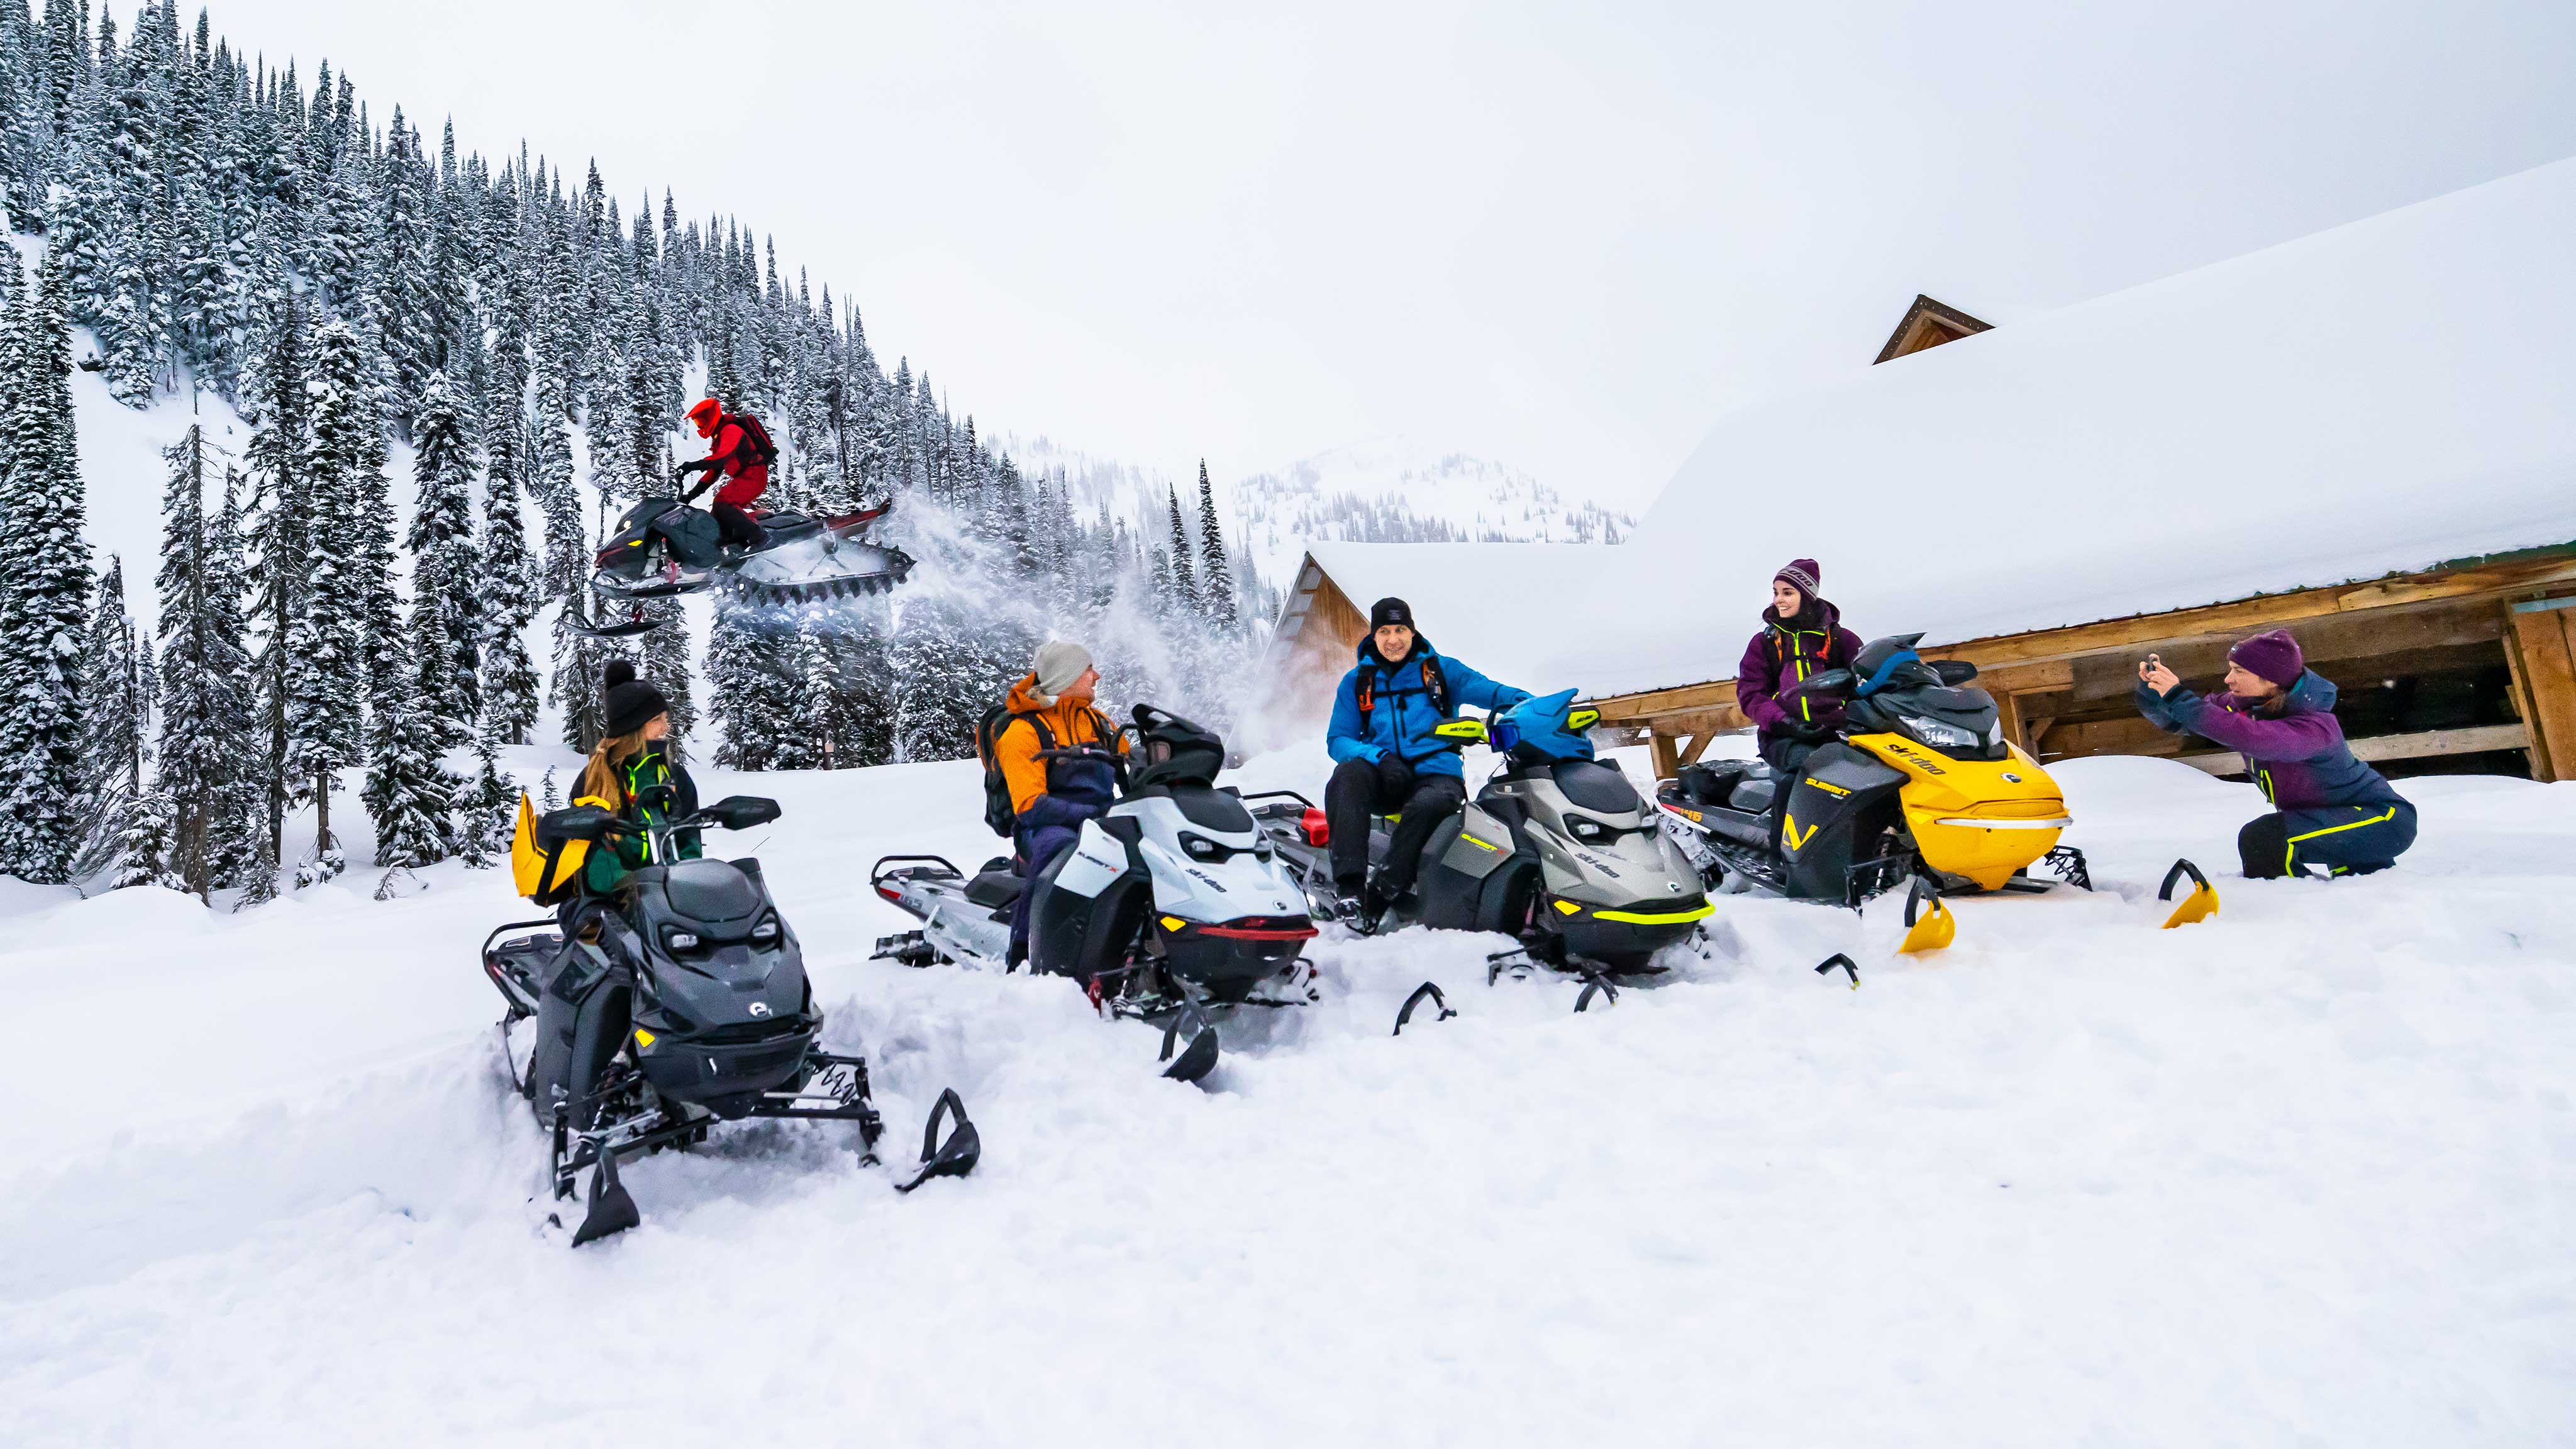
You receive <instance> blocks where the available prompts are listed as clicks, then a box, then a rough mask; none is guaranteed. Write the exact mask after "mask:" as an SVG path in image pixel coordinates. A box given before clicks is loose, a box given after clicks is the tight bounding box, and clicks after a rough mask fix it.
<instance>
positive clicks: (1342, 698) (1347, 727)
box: [1324, 669, 1386, 765]
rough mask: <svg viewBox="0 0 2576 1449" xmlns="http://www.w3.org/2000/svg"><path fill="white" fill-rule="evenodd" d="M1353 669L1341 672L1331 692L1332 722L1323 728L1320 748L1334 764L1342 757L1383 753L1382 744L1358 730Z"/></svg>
mask: <svg viewBox="0 0 2576 1449" xmlns="http://www.w3.org/2000/svg"><path fill="white" fill-rule="evenodd" d="M1359 677H1360V672H1359V671H1358V670H1357V669H1354V670H1352V671H1351V672H1350V673H1348V674H1345V675H1343V676H1342V682H1341V686H1340V687H1339V688H1338V689H1336V690H1334V692H1333V722H1332V723H1331V724H1330V725H1327V726H1325V729H1324V749H1325V751H1326V752H1327V753H1329V754H1331V755H1332V757H1333V763H1334V764H1337V765H1338V764H1340V763H1341V762H1342V761H1344V760H1370V761H1374V760H1376V759H1377V758H1378V757H1380V756H1382V755H1384V754H1385V753H1386V749H1385V747H1384V746H1381V745H1378V744H1375V743H1373V742H1372V741H1371V740H1370V739H1369V738H1368V737H1367V736H1366V735H1363V734H1361V733H1360V696H1359Z"/></svg>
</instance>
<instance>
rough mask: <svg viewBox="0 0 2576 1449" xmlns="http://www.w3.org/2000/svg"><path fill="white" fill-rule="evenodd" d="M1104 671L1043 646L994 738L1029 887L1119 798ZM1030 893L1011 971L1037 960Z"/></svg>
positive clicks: (1016, 921)
mask: <svg viewBox="0 0 2576 1449" xmlns="http://www.w3.org/2000/svg"><path fill="white" fill-rule="evenodd" d="M1099 684H1100V671H1099V670H1098V669H1095V668H1093V667H1092V663H1091V651H1090V650H1088V649H1085V648H1083V647H1082V646H1081V645H1079V644H1074V643H1069V642H1067V641H1065V640H1062V639H1050V640H1048V641H1047V642H1046V643H1045V644H1043V645H1041V646H1039V648H1038V657H1037V661H1036V664H1035V666H1034V667H1032V668H1031V669H1030V671H1029V673H1028V675H1027V676H1026V677H1025V678H1023V679H1021V680H1020V682H1019V683H1017V684H1014V685H1012V686H1011V693H1010V696H1009V699H1008V700H1007V701H1006V707H1007V708H1008V709H1009V710H1010V713H1011V717H1010V720H1009V721H1008V722H1007V723H1005V724H1004V725H1003V726H1002V727H1001V729H1000V730H999V731H997V732H995V734H994V737H993V761H994V763H995V764H997V765H999V766H1000V767H1001V771H1002V779H1003V782H1004V783H1005V784H1007V785H1008V786H1009V787H1010V791H1011V809H1012V810H1013V812H1015V814H1016V817H1017V820H1016V826H1015V829H1014V830H1013V832H1012V840H1013V843H1014V844H1016V845H1017V846H1018V848H1019V855H1020V861H1021V866H1020V871H1021V875H1022V877H1023V879H1025V880H1028V881H1031V882H1034V881H1036V879H1037V878H1038V872H1040V871H1042V870H1044V869H1046V867H1047V866H1048V864H1049V863H1050V862H1052V861H1053V860H1054V859H1055V858H1056V857H1057V856H1059V855H1062V854H1064V853H1065V852H1066V851H1068V850H1071V849H1072V848H1073V842H1074V839H1075V838H1076V837H1077V836H1078V835H1080V833H1081V831H1082V822H1084V821H1086V820H1089V819H1092V818H1093V817H1095V816H1097V815H1100V814H1101V813H1103V812H1105V811H1106V810H1108V808H1109V806H1110V802H1112V801H1113V800H1115V799H1116V798H1117V791H1118V781H1119V777H1120V774H1121V773H1122V771H1123V769H1124V756H1125V755H1126V753H1127V741H1126V739H1125V738H1124V737H1122V736H1121V735H1120V734H1119V733H1118V727H1117V726H1116V725H1114V724H1112V723H1110V721H1109V717H1108V716H1107V715H1104V714H1102V713H1101V712H1100V711H1099V710H1097V709H1094V708H1093V707H1092V704H1091V699H1092V691H1093V690H1094V689H1096V688H1098V687H1099ZM1033 894H1035V892H1033V891H1030V890H1027V889H1025V888H1024V889H1022V890H1021V892H1020V899H1019V903H1018V904H1017V905H1015V906H1013V907H1012V908H1011V950H1010V964H1012V965H1015V966H1016V965H1018V964H1019V963H1020V962H1022V961H1025V960H1027V959H1028V955H1029V898H1030V896H1032V895H1033Z"/></svg>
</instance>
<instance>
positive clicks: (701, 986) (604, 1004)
mask: <svg viewBox="0 0 2576 1449" xmlns="http://www.w3.org/2000/svg"><path fill="white" fill-rule="evenodd" d="M777 818H778V804H777V802H776V801H774V800H762V799H755V798H752V797H749V796H742V795H737V796H733V797H731V798H729V799H724V800H719V801H717V802H716V803H715V804H713V805H710V806H707V807H706V808H704V809H702V810H699V811H697V812H696V813H695V814H692V815H687V816H684V817H682V818H680V819H677V820H668V821H665V822H663V823H662V824H660V825H659V826H657V827H655V828H654V830H653V837H654V838H653V846H654V849H653V858H654V859H657V860H668V859H670V857H671V853H672V852H671V847H672V844H673V839H674V837H677V836H680V835H682V834H684V833H685V832H688V831H693V830H704V829H708V828H720V829H725V830H748V829H751V828H752V827H754V826H758V825H764V824H767V823H768V822H770V821H772V820H775V819H777ZM637 828H638V827H635V826H633V825H631V824H629V823H628V822H626V821H624V820H621V819H620V818H619V817H617V816H616V815H614V814H612V813H610V812H609V811H607V810H604V809H601V808H600V807H598V806H596V805H578V806H574V807H572V808H570V809H566V810H556V811H551V812H549V813H548V814H546V815H544V816H543V817H541V818H540V819H539V820H538V821H537V824H536V827H535V830H534V831H533V832H532V834H533V838H534V840H535V841H536V843H537V845H538V846H539V848H541V849H544V850H549V851H555V852H560V851H561V850H562V849H563V848H564V847H565V846H566V845H567V844H568V843H569V842H572V841H576V840H577V841H584V842H588V843H589V844H590V845H591V846H592V847H593V848H597V847H598V846H599V845H600V844H601V843H602V842H604V841H606V840H607V839H608V838H609V837H610V836H612V835H617V834H631V833H633V832H634V831H635V830H636V829H637ZM557 925H558V923H557V922H556V921H554V920H547V921H517V922H512V923H511V924H509V925H505V926H502V927H500V928H499V929H497V930H495V931H493V932H492V934H491V935H489V936H487V937H485V938H484V941H483V953H482V954H483V972H484V974H485V975H486V976H488V977H490V978H491V981H492V984H493V986H494V987H495V988H497V989H498V990H499V991H500V993H501V999H502V1001H503V1002H504V1003H506V1007H507V1011H506V1014H505V1015H504V1016H503V1017H502V1020H501V1041H502V1048H503V1052H504V1055H505V1058H506V1059H507V1060H508V1061H509V1063H510V1071H511V1075H512V1079H513V1081H514V1082H515V1084H516V1085H517V1087H518V1089H519V1093H520V1095H521V1096H523V1097H525V1098H527V1100H528V1103H529V1105H530V1106H531V1107H532V1108H534V1109H535V1111H536V1115H537V1122H538V1125H540V1126H542V1127H544V1128H545V1129H547V1131H549V1132H550V1133H551V1134H552V1135H553V1140H554V1165H553V1173H552V1183H553V1187H554V1195H555V1197H556V1199H557V1200H561V1199H565V1198H569V1197H571V1196H572V1195H573V1192H574V1189H575V1185H576V1183H577V1182H578V1180H579V1177H580V1174H581V1171H582V1169H584V1168H589V1169H591V1181H590V1191H589V1197H588V1203H587V1212H586V1213H585V1214H584V1216H583V1219H582V1222H581V1225H580V1227H579V1228H578V1229H576V1230H575V1231H574V1233H573V1239H572V1240H573V1242H574V1244H575V1245H579V1244H582V1243H587V1242H590V1241H592V1240H594V1239H597V1238H603V1237H606V1236H608V1235H609V1234H611V1233H617V1232H622V1231H624V1230H625V1229H627V1228H631V1227H633V1226H635V1224H636V1223H637V1222H639V1221H641V1220H642V1219H641V1215H640V1214H639V1213H638V1212H637V1211H636V1207H635V1199H634V1198H633V1196H632V1195H631V1194H629V1193H628V1192H627V1191H626V1188H625V1187H624V1185H623V1184H621V1183H620V1182H619V1181H618V1176H617V1164H618V1161H619V1159H621V1158H628V1157H633V1156H635V1155H637V1154H639V1153H644V1152H650V1151H654V1150H657V1149H659V1148H664V1147H681V1146H687V1145H690V1144H693V1143H697V1142H702V1141H704V1140H705V1139H706V1135H707V1131H708V1129H709V1128H710V1127H712V1126H713V1125H714V1124H715V1123H717V1122H720V1121H722V1122H730V1121H736V1120H739V1119H741V1118H745V1117H798V1118H808V1119H814V1120H820V1121H828V1122H848V1123H852V1124H854V1125H855V1126H856V1127H857V1128H858V1130H859V1142H860V1149H861V1153H862V1155H863V1157H864V1159H865V1160H866V1161H868V1162H870V1163H873V1162H875V1161H876V1160H877V1159H876V1150H875V1149H876V1141H877V1137H878V1135H879V1133H880V1132H881V1131H882V1124H881V1123H880V1121H879V1119H878V1116H877V1110H876V1107H875V1105H874V1104H873V1103H872V1102H870V1100H869V1097H868V1065H867V1062H866V1061H865V1059H863V1058H860V1057H855V1056H843V1055H839V1054H836V1053H832V1052H826V1051H823V1050H821V1049H820V1043H821V1040H822V1034H823V1013H822V1011H821V1010H820V1009H818V1008H817V1007H816V1006H815V1005H814V991H813V987H812V986H811V985H810V984H809V983H808V982H807V981H806V979H805V958H804V952H803V950H802V949H801V948H800V947H799V946H798V944H797V941H796V935H795V933H794V932H793V931H791V930H789V929H788V926H787V922H786V921H785V919H783V918H782V917H781V916H780V915H779V913H778V908H777V907H776V906H775V905H774V904H773V903H772V902H771V901H770V898H769V887H768V885H767V883H766V882H765V881H764V880H763V878H762V875H761V870H760V862H759V861H757V860H752V859H743V860H734V861H725V860H715V859H701V860H673V861H671V863H670V864H668V865H648V866H646V867H644V868H643V869H641V870H638V871H636V872H634V873H633V874H631V875H630V876H628V877H627V879H626V881H625V883H624V885H623V886H622V887H621V888H620V890H619V892H618V895H617V897H616V898H615V899H614V900H613V901H612V900H609V899H606V898H596V899H593V900H590V901H587V902H584V903H583V904H582V905H581V906H579V907H578V908H577V909H576V910H575V911H574V912H573V913H572V915H571V939H570V940H567V939H566V937H565V934H564V932H563V930H561V929H560V928H558V929H554V930H536V931H532V930H530V929H529V928H530V927H539V926H557ZM514 931H515V932H520V933H521V934H518V935H510V933H511V932H514ZM505 936H506V937H507V938H508V939H504V937H505ZM529 1021H533V1022H534V1023H535V1030H534V1032H533V1040H532V1041H531V1043H530V1045H529V1048H528V1050H527V1052H526V1055H525V1058H524V1065H523V1064H522V1063H523V1059H522V1057H521V1055H520V1054H519V1052H518V1051H517V1050H516V1049H515V1042H514V1041H513V1037H512V1032H513V1029H514V1028H516V1027H517V1026H518V1025H519V1024H520V1023H522V1022H529ZM943 1119H950V1120H951V1127H950V1131H949V1133H948V1136H947V1139H946V1140H945V1141H940V1140H938V1138H939V1128H940V1124H941V1122H942V1120H943ZM982 1150H983V1148H982V1141H981V1139H980V1137H979V1136H978V1135H977V1133H976V1131H975V1124H974V1123H973V1122H971V1121H969V1120H968V1119H967V1116H966V1106H965V1103H963V1102H962V1101H960V1100H959V1099H958V1096H957V1093H956V1092H955V1091H954V1090H953V1089H952V1090H947V1091H943V1092H941V1093H940V1097H939V1102H938V1105H936V1106H935V1107H933V1108H932V1109H931V1113H930V1120H929V1122H928V1124H927V1125H926V1126H925V1128H924V1129H923V1133H922V1149H921V1163H920V1165H919V1167H918V1168H917V1169H915V1170H914V1171H913V1172H912V1173H911V1174H910V1175H909V1176H908V1177H906V1178H905V1179H904V1180H903V1181H902V1182H900V1183H898V1184H897V1186H898V1187H899V1188H900V1189H901V1190H902V1191H905V1192H910V1191H911V1190H912V1189H914V1188H916V1187H918V1186H920V1185H921V1184H922V1183H923V1182H924V1181H927V1180H928V1179H930V1178H933V1177H955V1176H962V1175H964V1174H965V1173H967V1172H970V1171H972V1170H973V1169H974V1166H975V1162H976V1159H977V1158H978V1157H979V1156H980V1155H981V1154H982Z"/></svg>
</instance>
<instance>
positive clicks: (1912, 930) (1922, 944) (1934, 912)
mask: <svg viewBox="0 0 2576 1449" xmlns="http://www.w3.org/2000/svg"><path fill="white" fill-rule="evenodd" d="M1926 903H1929V905H1930V906H1931V910H1929V911H1928V912H1925V911H1922V908H1923V906H1924V905H1925V904H1926ZM1918 912H1922V914H1921V919H1919V920H1918V919H1917V918H1916V916H1917V913H1918ZM1958 938H1959V920H1958V917H1956V916H1953V915H1951V914H1950V908H1949V907H1948V906H1945V905H1943V904H1941V893H1940V892H1938V891H1936V890H1934V889H1932V888H1931V887H1930V886H1928V885H1925V884H1924V883H1923V882H1922V881H1920V880H1917V881H1915V882H1914V886H1913V888H1912V889H1911V890H1908V891H1907V892H1906V893H1905V940H1904V942H1903V943H1902V944H1900V945H1899V946H1898V947H1897V948H1896V953H1897V954H1898V955H1900V956H1910V955H1914V954H1915V953H1917V952H1922V951H1938V950H1941V949H1943V948H1944V947H1946V946H1948V945H1949V944H1950V943H1951V942H1952V941H1955V940H1957V939H1958Z"/></svg>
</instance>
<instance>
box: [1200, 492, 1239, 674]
mask: <svg viewBox="0 0 2576 1449" xmlns="http://www.w3.org/2000/svg"><path fill="white" fill-rule="evenodd" d="M1199 594H1200V597H1201V598H1202V599H1203V600H1204V601H1205V603H1206V612H1207V616H1208V618H1210V619H1212V620H1214V621H1215V622H1216V625H1217V627H1218V628H1220V629H1223V630H1226V631H1228V632H1231V631H1232V630H1233V629H1234V628H1235V626H1236V604H1235V592H1234V570H1233V568H1232V567H1230V566H1229V565H1228V563H1227V561H1226V556H1225V530H1224V529H1223V528H1221V527H1219V526H1218V525H1217V520H1216V490H1215V489H1214V488H1213V487H1211V486H1209V483H1208V470H1207V459H1205V458H1201V459H1199Z"/></svg>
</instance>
